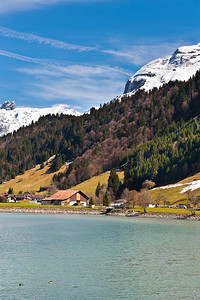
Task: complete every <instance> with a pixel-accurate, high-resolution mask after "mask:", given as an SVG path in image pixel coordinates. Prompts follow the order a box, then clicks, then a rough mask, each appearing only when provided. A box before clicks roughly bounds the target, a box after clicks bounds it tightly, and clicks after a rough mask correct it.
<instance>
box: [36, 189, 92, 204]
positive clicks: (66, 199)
mask: <svg viewBox="0 0 200 300" xmlns="http://www.w3.org/2000/svg"><path fill="white" fill-rule="evenodd" d="M41 204H43V205H77V206H87V205H88V204H89V197H88V196H87V195H85V194H84V193H83V192H81V191H79V190H60V191H58V192H56V193H55V194H53V195H51V196H50V197H48V198H45V199H42V200H41Z"/></svg>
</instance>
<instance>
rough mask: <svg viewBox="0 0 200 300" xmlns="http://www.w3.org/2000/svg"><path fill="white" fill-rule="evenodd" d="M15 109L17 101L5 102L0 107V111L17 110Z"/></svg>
mask: <svg viewBox="0 0 200 300" xmlns="http://www.w3.org/2000/svg"><path fill="white" fill-rule="evenodd" d="M15 107H16V105H15V101H12V102H10V101H9V100H8V101H5V102H4V103H3V104H2V105H1V106H0V109H5V110H13V109H15Z"/></svg>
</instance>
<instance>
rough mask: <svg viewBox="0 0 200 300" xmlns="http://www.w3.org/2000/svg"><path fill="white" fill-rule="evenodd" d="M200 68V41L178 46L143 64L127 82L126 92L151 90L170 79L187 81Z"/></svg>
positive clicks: (130, 93) (129, 93)
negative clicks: (169, 52)
mask: <svg viewBox="0 0 200 300" xmlns="http://www.w3.org/2000/svg"><path fill="white" fill-rule="evenodd" d="M199 69H200V43H199V44H197V45H194V46H185V47H180V48H178V49H177V50H176V51H175V52H174V53H173V54H172V55H170V56H167V57H165V58H158V59H156V60H153V61H151V62H150V63H148V64H146V65H145V66H143V67H142V68H141V69H140V70H139V71H137V72H136V73H135V74H134V75H133V76H132V77H131V78H130V79H129V80H128V82H127V83H126V86H125V90H124V94H123V95H121V96H118V97H117V99H121V97H123V96H131V95H133V94H134V93H135V92H136V91H137V90H138V89H144V90H145V91H150V90H152V89H153V88H154V87H157V88H160V87H161V86H162V85H164V84H166V83H168V82H169V81H175V80H179V81H187V80H189V79H190V77H192V76H193V75H195V73H196V71H198V70H199Z"/></svg>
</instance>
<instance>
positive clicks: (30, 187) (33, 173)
mask: <svg viewBox="0 0 200 300" xmlns="http://www.w3.org/2000/svg"><path fill="white" fill-rule="evenodd" d="M51 160H52V158H50V159H49V161H48V163H49V164H45V167H44V168H43V169H40V166H39V165H38V166H36V167H35V168H33V169H31V170H28V171H26V172H25V173H24V174H22V175H18V176H17V177H15V179H11V180H10V181H8V182H6V183H3V184H1V185H0V193H7V192H8V189H9V187H12V188H13V189H14V192H15V193H18V192H19V191H22V192H26V191H29V192H37V193H38V191H39V189H40V186H49V185H50V182H51V179H52V177H53V176H54V174H56V173H58V172H64V171H65V169H66V166H62V167H61V169H60V170H59V171H58V172H55V173H49V167H50V163H51ZM46 193H47V192H46V191H44V192H41V193H40V194H46Z"/></svg>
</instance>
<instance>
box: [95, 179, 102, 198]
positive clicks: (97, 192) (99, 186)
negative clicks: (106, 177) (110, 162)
mask: <svg viewBox="0 0 200 300" xmlns="http://www.w3.org/2000/svg"><path fill="white" fill-rule="evenodd" d="M100 190H101V184H100V182H98V185H97V188H96V191H95V195H96V196H97V197H99V193H100Z"/></svg>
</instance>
